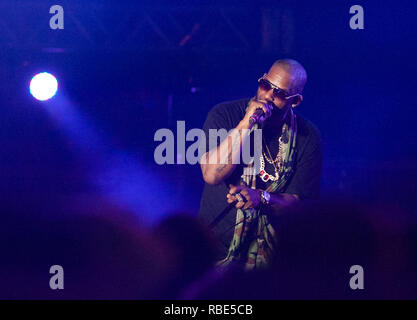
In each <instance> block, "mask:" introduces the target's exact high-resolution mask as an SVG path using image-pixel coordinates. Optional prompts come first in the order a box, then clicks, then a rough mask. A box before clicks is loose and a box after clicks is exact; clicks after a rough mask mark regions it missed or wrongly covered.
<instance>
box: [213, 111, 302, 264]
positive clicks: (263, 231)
mask: <svg viewBox="0 0 417 320" xmlns="http://www.w3.org/2000/svg"><path fill="white" fill-rule="evenodd" d="M290 112H291V114H290V117H291V119H290V126H289V127H288V130H286V132H287V138H288V140H287V141H288V143H289V146H288V148H286V151H285V153H284V157H283V160H284V163H283V166H282V168H281V171H280V172H279V179H278V180H277V181H274V182H272V183H271V184H270V185H269V186H268V187H267V189H266V191H267V192H270V193H272V192H275V191H278V192H280V190H282V189H283V188H284V186H285V185H286V183H287V182H288V181H289V179H290V177H291V175H292V173H293V168H294V161H295V143H296V140H297V122H296V115H295V114H294V112H293V111H292V109H290ZM285 126H286V124H285ZM250 167H253V161H252V162H251V164H250V165H249V166H248V168H249V169H250ZM244 172H245V171H244ZM240 183H241V184H244V185H246V186H249V187H251V188H252V189H256V175H242V178H241V182H240ZM262 211H264V209H263V208H262V205H261V206H260V207H258V208H256V209H254V208H250V209H247V210H242V209H238V210H237V214H236V224H235V230H234V235H233V239H232V241H231V243H230V247H229V251H228V254H227V256H226V258H224V259H223V260H221V261H219V262H218V263H217V265H218V266H223V267H224V266H227V265H229V264H230V263H231V262H240V263H244V265H245V269H246V270H252V269H255V268H266V267H268V265H269V264H270V262H271V259H272V257H273V255H274V253H275V250H276V233H275V230H274V228H273V227H272V225H271V224H270V223H269V221H268V216H267V215H266V214H265V213H263V212H262Z"/></svg>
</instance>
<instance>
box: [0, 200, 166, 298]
mask: <svg viewBox="0 0 417 320" xmlns="http://www.w3.org/2000/svg"><path fill="white" fill-rule="evenodd" d="M1 211H2V212H1V216H2V220H3V223H2V225H1V227H0V229H1V230H0V242H1V244H0V247H1V255H2V256H1V259H2V262H4V263H2V264H1V265H0V282H1V283H2V285H1V287H2V288H1V290H0V297H1V298H5V299H145V298H148V297H151V296H154V295H155V294H156V293H157V292H158V291H159V289H160V288H159V287H160V286H161V285H162V284H163V283H164V279H166V278H167V277H170V275H169V270H168V269H167V268H166V266H168V265H170V264H172V263H173V260H171V259H170V257H171V256H170V252H171V250H169V249H168V248H167V247H166V245H165V244H164V243H163V242H161V241H159V240H158V239H155V238H153V237H151V236H150V235H148V234H147V233H146V232H145V231H144V230H143V229H142V228H140V226H139V225H138V222H137V221H136V220H135V218H134V217H133V216H131V215H129V214H126V213H122V212H117V211H111V212H109V211H108V210H107V211H105V210H102V211H101V212H98V213H96V214H90V213H89V214H82V212H81V213H80V212H65V213H63V212H55V216H51V215H42V214H39V211H38V209H35V208H30V207H28V208H26V211H22V209H17V208H10V207H8V208H6V207H3V210H1ZM29 212H31V214H29ZM53 265H60V266H62V268H63V271H64V277H63V279H64V289H63V290H59V289H57V290H52V289H51V288H50V286H49V284H50V279H51V277H53V276H54V274H50V273H49V271H50V267H51V266H53ZM54 272H55V274H56V271H54ZM55 283H56V284H57V283H58V281H55Z"/></svg>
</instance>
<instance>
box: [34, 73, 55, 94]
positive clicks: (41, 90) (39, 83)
mask: <svg viewBox="0 0 417 320" xmlns="http://www.w3.org/2000/svg"><path fill="white" fill-rule="evenodd" d="M29 90H30V93H31V95H32V96H33V97H34V98H35V99H37V100H40V101H45V100H49V99H51V98H52V97H53V96H54V95H55V94H56V91H57V90H58V81H57V80H56V78H55V77H54V76H53V75H52V74H50V73H47V72H42V73H38V74H37V75H35V76H34V77H33V78H32V80H31V81H30V86H29Z"/></svg>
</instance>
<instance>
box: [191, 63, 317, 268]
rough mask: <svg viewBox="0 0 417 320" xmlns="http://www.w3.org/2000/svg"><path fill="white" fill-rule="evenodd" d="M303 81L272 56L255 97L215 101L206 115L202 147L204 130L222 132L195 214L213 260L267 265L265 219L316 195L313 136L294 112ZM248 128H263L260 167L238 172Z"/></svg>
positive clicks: (299, 72)
mask: <svg viewBox="0 0 417 320" xmlns="http://www.w3.org/2000/svg"><path fill="white" fill-rule="evenodd" d="M306 81H307V74H306V71H305V69H304V68H303V66H302V65H301V64H300V63H298V62H297V61H294V60H291V59H285V60H278V61H276V62H275V63H274V64H273V65H272V67H271V68H270V70H269V72H268V73H267V74H264V75H263V76H262V77H261V78H260V79H259V80H258V90H257V93H256V96H255V97H254V98H252V99H243V100H237V101H232V102H225V103H221V104H218V105H216V106H215V107H214V108H213V109H211V110H210V112H209V114H208V116H207V119H206V121H205V123H204V127H203V130H204V132H205V134H206V138H207V144H206V145H207V146H209V143H208V137H209V129H221V128H224V129H226V130H227V131H228V132H229V135H228V136H227V137H226V139H224V140H223V141H221V142H219V143H217V148H216V147H215V148H212V149H210V150H208V152H206V153H205V154H204V155H203V157H202V160H204V161H201V170H202V173H203V178H204V181H205V182H206V184H205V186H204V191H203V195H202V199H201V206H200V211H199V215H198V216H199V219H200V221H202V222H203V224H205V225H209V226H210V227H211V228H212V229H213V231H214V235H215V237H216V239H217V240H218V254H219V258H221V259H222V260H221V261H220V262H219V265H227V264H228V263H230V262H231V261H238V262H242V263H244V264H245V267H246V268H247V269H254V268H260V267H266V266H268V263H269V262H270V261H271V257H272V256H273V254H274V250H275V247H276V243H275V230H274V228H273V227H272V226H271V225H270V223H269V221H268V216H269V215H271V214H277V213H278V212H279V210H280V209H282V208H283V207H285V206H288V205H291V204H293V203H295V202H297V201H300V200H304V199H311V200H313V199H317V198H318V197H319V193H320V176H321V159H322V155H321V142H320V134H319V131H318V130H317V128H316V127H315V126H314V125H313V124H312V123H311V122H310V121H308V120H306V119H304V118H302V117H301V116H299V115H298V114H296V113H295V112H294V108H295V107H297V106H298V105H299V104H300V103H301V101H302V100H303V97H302V95H301V94H302V91H303V88H304V85H305V83H306ZM261 110H262V111H261ZM254 127H255V128H260V129H262V151H261V152H259V154H260V156H259V158H258V159H254V161H259V163H258V165H259V169H260V170H259V173H258V174H256V175H247V174H246V172H247V171H246V170H244V169H245V168H247V167H250V165H249V166H248V165H247V164H242V163H240V164H237V163H239V158H240V157H241V149H242V146H243V145H244V144H245V143H248V141H249V142H250V141H251V140H250V139H251V136H253V135H247V134H246V135H242V134H241V132H243V131H245V129H254ZM246 132H248V130H246ZM236 139H237V140H236ZM231 141H238V143H240V147H237V148H235V147H232V146H231V144H232V143H231ZM218 155H220V156H218ZM219 159H227V161H219ZM236 160H237V161H236Z"/></svg>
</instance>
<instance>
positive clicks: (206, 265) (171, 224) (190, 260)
mask: <svg viewBox="0 0 417 320" xmlns="http://www.w3.org/2000/svg"><path fill="white" fill-rule="evenodd" d="M154 233H155V236H158V237H160V239H162V241H163V242H167V243H169V244H170V245H171V247H172V248H173V249H172V250H173V251H172V253H173V254H174V255H175V257H176V260H177V263H175V264H173V265H171V266H170V268H171V272H170V273H171V274H173V275H175V277H174V278H172V280H171V281H170V282H169V283H168V284H167V286H166V290H165V292H164V293H163V298H173V299H175V298H178V297H179V295H180V293H181V290H182V289H183V288H184V287H185V286H187V285H188V284H189V283H190V282H192V281H195V280H196V279H198V278H200V277H201V276H202V275H203V274H205V273H206V272H207V271H208V270H210V269H211V268H212V267H213V266H214V263H215V251H214V245H213V240H212V238H211V236H210V235H209V233H208V231H207V230H206V229H205V228H204V227H203V226H202V225H200V223H199V222H198V221H197V219H196V218H195V217H193V216H191V215H189V214H182V213H179V214H174V215H170V216H169V217H167V218H166V219H164V220H163V221H161V223H160V224H159V225H158V226H157V227H156V228H155V230H154Z"/></svg>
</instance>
